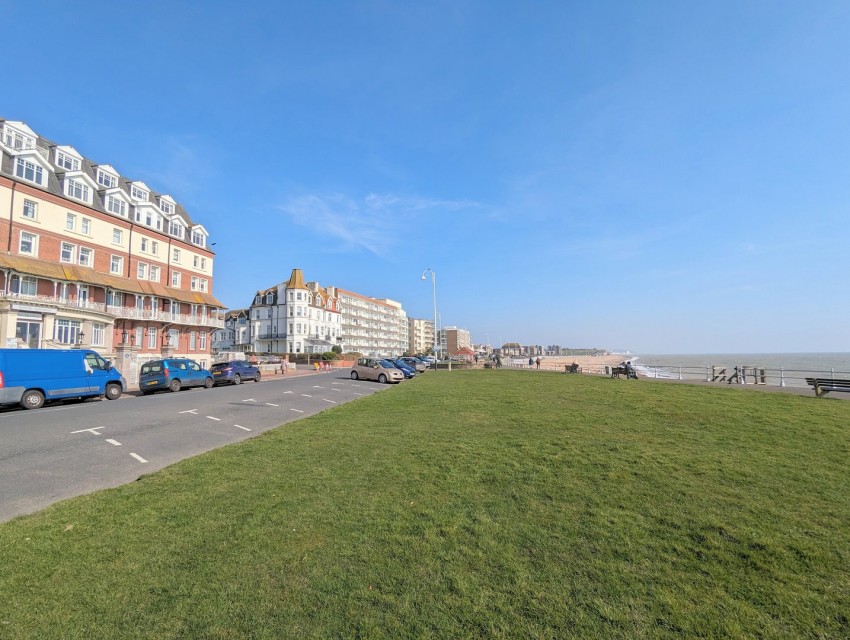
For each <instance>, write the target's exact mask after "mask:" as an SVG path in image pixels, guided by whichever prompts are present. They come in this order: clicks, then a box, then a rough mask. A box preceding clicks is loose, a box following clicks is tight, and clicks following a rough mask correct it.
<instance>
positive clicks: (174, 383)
mask: <svg viewBox="0 0 850 640" xmlns="http://www.w3.org/2000/svg"><path fill="white" fill-rule="evenodd" d="M168 390H169V391H180V381H179V380H178V379H177V378H174V380H172V381H171V384H169V385H168Z"/></svg>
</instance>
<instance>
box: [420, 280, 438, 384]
mask: <svg viewBox="0 0 850 640" xmlns="http://www.w3.org/2000/svg"><path fill="white" fill-rule="evenodd" d="M429 271H430V272H431V282H432V283H433V285H434V357H435V358H437V359H438V360H439V355H438V354H439V351H438V350H437V339H438V337H439V336H438V335H437V274H436V273H434V270H433V269H425V271H423V272H422V279H423V280H427V279H428V278H427V277H426V276H425V274H426V273H428V272H429ZM434 370H435V371H436V370H437V366H436V364H435V365H434Z"/></svg>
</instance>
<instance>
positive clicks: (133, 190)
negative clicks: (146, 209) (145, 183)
mask: <svg viewBox="0 0 850 640" xmlns="http://www.w3.org/2000/svg"><path fill="white" fill-rule="evenodd" d="M130 197H131V198H133V200H139V201H140V202H147V201H148V192H147V191H145V190H144V189H142V188H141V187H137V186H136V185H134V184H131V185H130Z"/></svg>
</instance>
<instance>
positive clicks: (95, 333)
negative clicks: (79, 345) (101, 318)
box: [91, 322, 104, 347]
mask: <svg viewBox="0 0 850 640" xmlns="http://www.w3.org/2000/svg"><path fill="white" fill-rule="evenodd" d="M103 329H104V325H102V324H101V323H99V322H92V325H91V343H92V346H93V347H102V346H103V336H104V331H103Z"/></svg>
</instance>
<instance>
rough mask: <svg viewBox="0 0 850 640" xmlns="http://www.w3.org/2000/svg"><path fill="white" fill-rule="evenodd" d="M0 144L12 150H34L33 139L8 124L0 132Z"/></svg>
mask: <svg viewBox="0 0 850 640" xmlns="http://www.w3.org/2000/svg"><path fill="white" fill-rule="evenodd" d="M21 124H22V123H21ZM27 128H29V127H27ZM0 142H2V143H3V144H5V145H6V146H7V147H11V148H12V149H18V150H24V149H35V137H34V136H31V135H29V134H27V133H24V132H23V131H19V130H17V129H15V128H14V127H11V126H9V123H8V122H7V123H5V124H4V125H3V129H2V130H0Z"/></svg>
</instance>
